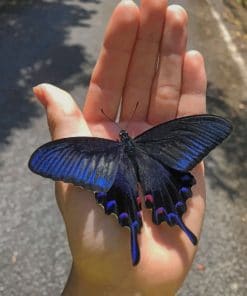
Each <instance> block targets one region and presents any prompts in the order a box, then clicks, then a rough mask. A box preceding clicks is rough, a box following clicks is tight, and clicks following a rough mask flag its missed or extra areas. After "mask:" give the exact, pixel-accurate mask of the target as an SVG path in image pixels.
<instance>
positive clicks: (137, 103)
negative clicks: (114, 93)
mask: <svg viewBox="0 0 247 296" xmlns="http://www.w3.org/2000/svg"><path fill="white" fill-rule="evenodd" d="M138 106H139V101H137V102H136V106H135V109H134V111H133V113H132V115H131V117H130V120H129V121H128V123H127V125H126V128H125V129H126V130H127V129H128V127H129V124H130V123H131V121H132V119H133V118H134V116H135V113H136V110H137V108H138Z"/></svg>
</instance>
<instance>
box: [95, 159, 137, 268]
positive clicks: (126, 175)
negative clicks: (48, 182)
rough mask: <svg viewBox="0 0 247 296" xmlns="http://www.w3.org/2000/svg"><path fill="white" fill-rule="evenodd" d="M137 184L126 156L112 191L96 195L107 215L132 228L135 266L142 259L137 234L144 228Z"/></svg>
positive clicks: (132, 253)
mask: <svg viewBox="0 0 247 296" xmlns="http://www.w3.org/2000/svg"><path fill="white" fill-rule="evenodd" d="M137 182H138V181H137V177H136V173H135V170H134V167H133V164H132V162H131V161H130V159H129V158H128V156H127V155H126V154H124V155H123V157H122V159H121V161H120V163H119V166H118V171H117V174H116V177H115V181H114V183H113V185H112V187H111V189H110V190H109V191H108V192H107V193H104V192H98V193H96V194H95V198H96V201H97V202H98V203H99V204H101V205H103V207H104V209H105V213H106V214H107V215H109V214H112V213H114V214H116V215H117V217H118V222H119V224H120V225H121V226H127V227H129V228H130V234H131V236H130V237H131V240H130V241H131V257H132V263H133V265H136V264H137V263H138V262H139V259H140V251H139V246H138V240H137V234H138V233H139V232H140V229H141V226H142V220H141V213H140V199H139V198H138V189H137Z"/></svg>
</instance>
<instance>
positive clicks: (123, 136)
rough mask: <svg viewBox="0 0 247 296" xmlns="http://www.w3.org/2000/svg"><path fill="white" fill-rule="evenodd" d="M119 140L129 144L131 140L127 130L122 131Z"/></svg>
mask: <svg viewBox="0 0 247 296" xmlns="http://www.w3.org/2000/svg"><path fill="white" fill-rule="evenodd" d="M119 138H120V140H121V142H127V141H129V140H130V136H129V134H128V133H127V132H126V130H121V131H120V133H119Z"/></svg>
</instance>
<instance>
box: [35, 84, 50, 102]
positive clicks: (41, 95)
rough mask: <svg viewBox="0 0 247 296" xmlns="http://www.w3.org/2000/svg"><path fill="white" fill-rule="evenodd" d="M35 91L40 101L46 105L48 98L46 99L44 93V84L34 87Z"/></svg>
mask: <svg viewBox="0 0 247 296" xmlns="http://www.w3.org/2000/svg"><path fill="white" fill-rule="evenodd" d="M33 93H34V94H35V96H36V97H37V99H38V100H39V101H40V103H41V104H42V105H44V106H46V103H47V102H46V99H45V95H44V91H43V87H42V84H38V85H36V86H34V87H33Z"/></svg>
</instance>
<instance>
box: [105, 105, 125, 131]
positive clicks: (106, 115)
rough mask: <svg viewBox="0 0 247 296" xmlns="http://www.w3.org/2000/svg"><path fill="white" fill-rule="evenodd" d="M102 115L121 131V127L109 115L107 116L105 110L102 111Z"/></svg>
mask: <svg viewBox="0 0 247 296" xmlns="http://www.w3.org/2000/svg"><path fill="white" fill-rule="evenodd" d="M100 111H101V113H102V114H103V115H104V116H105V117H106V118H107V119H108V120H109V121H111V122H112V123H114V124H115V125H116V126H117V127H118V128H119V130H121V127H120V126H119V125H118V124H117V123H116V122H115V121H114V120H112V119H111V118H110V117H109V116H108V115H106V113H105V112H104V110H103V108H101V109H100Z"/></svg>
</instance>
